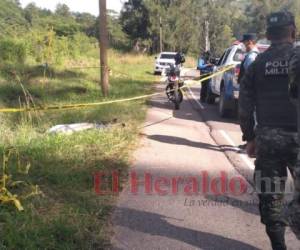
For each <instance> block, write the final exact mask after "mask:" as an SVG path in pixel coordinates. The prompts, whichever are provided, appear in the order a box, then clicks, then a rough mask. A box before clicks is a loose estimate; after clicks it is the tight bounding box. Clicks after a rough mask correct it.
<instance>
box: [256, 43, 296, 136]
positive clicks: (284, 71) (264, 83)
mask: <svg viewBox="0 0 300 250" xmlns="http://www.w3.org/2000/svg"><path fill="white" fill-rule="evenodd" d="M292 50H293V45H292V44H289V43H284V44H276V45H272V46H271V47H270V48H269V49H268V50H267V51H266V52H265V53H263V54H261V55H260V56H258V57H257V59H256V63H255V74H254V78H255V79H253V80H254V83H255V91H256V95H255V96H256V112H257V122H258V126H259V127H260V126H262V127H274V128H283V129H287V130H289V131H295V132H296V131H297V111H296V108H295V106H294V105H293V104H292V103H291V101H290V99H289V94H288V92H289V91H288V83H289V79H288V73H289V59H290V56H291V53H292Z"/></svg>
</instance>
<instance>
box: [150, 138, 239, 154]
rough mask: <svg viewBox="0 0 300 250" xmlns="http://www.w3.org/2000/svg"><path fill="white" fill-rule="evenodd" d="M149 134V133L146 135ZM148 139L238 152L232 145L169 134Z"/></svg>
mask: <svg viewBox="0 0 300 250" xmlns="http://www.w3.org/2000/svg"><path fill="white" fill-rule="evenodd" d="M145 136H147V135H145ZM147 138H148V139H150V140H154V141H158V142H162V143H168V144H174V145H184V146H189V147H195V148H202V149H207V150H214V151H219V152H223V151H233V152H236V150H235V149H234V148H233V147H232V146H230V145H220V146H219V145H218V146H217V145H213V144H209V143H204V142H195V141H190V140H188V139H185V138H181V137H176V136H167V135H149V136H147Z"/></svg>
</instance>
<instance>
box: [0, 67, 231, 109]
mask: <svg viewBox="0 0 300 250" xmlns="http://www.w3.org/2000/svg"><path fill="white" fill-rule="evenodd" d="M234 67H235V65H230V66H227V67H224V68H223V69H222V70H218V71H217V72H215V73H213V74H210V75H209V76H207V77H204V78H202V79H200V80H198V81H190V83H189V84H188V86H191V85H196V84H201V83H202V82H204V81H206V80H209V79H211V78H213V77H214V76H217V75H220V74H222V73H224V72H226V71H228V70H231V69H232V68H234ZM184 88H187V86H186V85H185V86H183V87H181V89H184ZM162 93H165V92H164V91H162V92H158V93H154V94H149V95H142V96H137V97H132V98H125V99H119V100H111V101H103V102H93V103H79V104H69V105H68V104H66V105H56V106H45V107H35V108H1V109H0V113H20V112H33V111H52V110H70V109H82V108H87V107H95V106H102V105H108V104H115V103H123V102H130V101H136V100H141V99H147V98H149V97H153V96H158V95H161V94H162Z"/></svg>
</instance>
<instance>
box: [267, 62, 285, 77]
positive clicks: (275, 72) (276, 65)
mask: <svg viewBox="0 0 300 250" xmlns="http://www.w3.org/2000/svg"><path fill="white" fill-rule="evenodd" d="M288 73H289V62H288V61H286V60H283V61H268V62H267V63H266V67H265V76H287V75H288Z"/></svg>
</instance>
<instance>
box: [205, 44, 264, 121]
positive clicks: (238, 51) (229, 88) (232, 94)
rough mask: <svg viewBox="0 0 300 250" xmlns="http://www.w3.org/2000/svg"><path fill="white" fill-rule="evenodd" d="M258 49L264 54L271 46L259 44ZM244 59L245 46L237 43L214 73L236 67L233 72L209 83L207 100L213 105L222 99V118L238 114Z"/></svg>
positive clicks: (226, 53) (218, 64) (225, 55)
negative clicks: (239, 81)
mask: <svg viewBox="0 0 300 250" xmlns="http://www.w3.org/2000/svg"><path fill="white" fill-rule="evenodd" d="M257 47H258V49H259V51H260V52H263V51H265V50H267V49H268V48H269V45H268V44H261V43H258V44H257ZM244 57H245V51H244V48H243V45H242V44H241V43H240V42H235V43H234V44H233V45H232V46H231V47H229V48H228V49H226V50H225V52H224V53H223V55H222V57H221V58H220V60H219V61H218V63H217V65H216V66H215V67H214V72H216V71H218V70H219V69H222V68H223V67H226V66H229V65H235V67H234V68H232V69H231V70H229V71H226V72H225V73H223V74H219V75H217V76H215V77H213V78H212V79H211V81H210V83H209V87H208V91H207V98H206V100H207V101H208V103H210V104H213V103H214V102H215V98H216V97H220V101H219V114H220V116H221V117H228V116H233V115H235V114H236V112H237V100H238V98H239V90H240V86H239V84H238V81H237V79H238V75H239V73H240V67H241V62H242V61H243V60H244Z"/></svg>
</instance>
